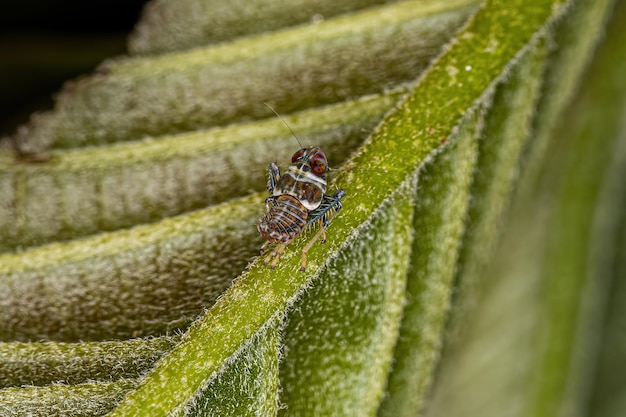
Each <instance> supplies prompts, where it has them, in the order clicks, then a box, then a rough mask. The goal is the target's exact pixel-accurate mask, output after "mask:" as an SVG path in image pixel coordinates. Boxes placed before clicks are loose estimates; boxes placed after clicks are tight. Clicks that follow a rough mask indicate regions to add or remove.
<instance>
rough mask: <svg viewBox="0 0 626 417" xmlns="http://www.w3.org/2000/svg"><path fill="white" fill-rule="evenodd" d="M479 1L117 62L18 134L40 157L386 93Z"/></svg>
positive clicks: (402, 5)
mask: <svg viewBox="0 0 626 417" xmlns="http://www.w3.org/2000/svg"><path fill="white" fill-rule="evenodd" d="M475 4H476V0H455V1H448V2H445V3H442V2H439V1H433V0H430V1H415V0H414V1H407V2H404V1H403V2H399V3H396V4H391V5H389V6H386V7H384V8H381V9H373V10H365V11H363V12H360V13H353V14H350V15H347V16H345V17H338V18H336V19H332V20H331V21H328V22H326V23H324V24H322V25H317V26H306V27H296V28H293V29H288V30H285V31H284V32H283V31H278V32H274V33H269V34H263V35H259V36H256V37H251V38H244V39H241V40H239V41H236V42H233V43H229V44H223V45H218V46H215V47H211V48H201V49H192V50H189V51H184V52H179V53H176V54H173V55H171V54H165V55H162V56H156V57H145V58H129V59H124V60H117V61H113V62H109V63H107V64H105V65H103V66H102V67H101V68H100V69H99V71H98V73H97V74H96V75H94V76H91V77H89V78H85V79H82V80H80V81H77V82H76V83H73V84H71V85H70V86H68V87H67V88H66V89H65V90H64V92H63V93H62V94H61V95H60V96H59V98H58V101H57V105H56V108H55V110H54V112H51V113H47V114H41V115H38V116H37V117H35V118H33V120H32V121H31V123H30V126H29V127H28V128H24V129H21V130H20V132H19V135H18V137H17V139H16V140H17V142H18V144H19V147H20V149H21V152H22V153H37V152H42V151H45V150H48V149H49V148H54V147H61V148H68V147H75V146H84V145H94V144H96V145H97V144H104V143H110V142H116V141H124V140H136V139H141V138H143V137H146V136H153V135H162V134H166V133H170V134H172V133H179V132H186V131H190V130H195V129H199V128H205V127H209V126H215V125H225V124H228V123H232V122H236V121H243V120H249V119H251V118H253V119H259V118H263V117H269V116H271V115H272V112H271V110H270V109H269V108H268V107H267V106H265V105H263V103H264V102H270V103H272V104H273V105H274V106H275V107H276V108H277V109H278V110H280V111H281V112H282V113H290V112H293V111H297V110H301V109H303V108H307V107H312V106H319V105H323V104H331V103H335V102H338V101H341V100H345V99H347V98H349V97H353V96H355V95H363V94H369V93H379V92H381V91H383V90H384V89H385V87H388V86H390V85H394V84H397V83H398V82H403V81H404V82H406V81H411V80H413V79H414V78H415V77H416V75H417V74H418V73H419V72H420V71H421V70H423V69H425V67H426V66H427V64H428V62H429V61H430V60H431V59H432V58H433V56H434V55H436V54H437V53H438V52H439V51H440V48H441V46H442V45H443V44H444V43H445V42H446V41H447V40H448V39H449V37H450V36H451V34H452V33H454V32H455V31H456V30H457V29H458V28H459V26H460V25H461V24H462V23H463V22H464V21H465V20H466V19H467V17H468V16H469V15H470V13H471V12H472V11H473V10H475V7H474V6H475ZM355 27H357V28H358V31H355V30H354V28H355ZM388 45H394V47H393V48H391V49H390V48H388ZM364 50H367V51H368V53H367V54H363V53H362V52H363V51H364ZM374 57H375V59H374ZM215 80H219V82H214V81H215ZM322 80H323V81H324V83H325V85H324V88H319V82H320V81H322Z"/></svg>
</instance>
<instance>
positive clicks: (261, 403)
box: [0, 0, 626, 416]
mask: <svg viewBox="0 0 626 417" xmlns="http://www.w3.org/2000/svg"><path fill="white" fill-rule="evenodd" d="M258 1H259V4H262V0H258ZM623 3H624V2H619V3H618V5H617V8H616V9H615V12H614V13H613V14H612V15H611V11H612V2H611V1H608V0H606V1H591V0H570V1H556V0H555V1H548V0H533V1H530V2H529V1H526V2H521V1H519V2H502V1H488V2H486V3H485V4H484V5H482V6H481V7H480V8H479V9H477V8H476V6H477V4H476V2H474V1H462V0H458V1H455V2H437V1H407V2H397V3H392V4H387V5H384V6H378V7H376V8H366V9H363V10H356V8H355V9H354V11H353V12H352V13H350V14H347V15H345V16H339V17H336V18H331V19H328V20H327V21H325V22H323V23H320V24H316V25H303V26H300V27H296V28H285V29H281V30H277V31H275V32H271V33H260V34H250V36H249V37H247V38H243V39H239V40H234V41H233V42H232V43H228V44H218V45H216V46H213V47H205V48H197V49H191V50H181V51H179V52H172V53H168V54H160V49H159V48H161V47H160V46H158V47H157V46H155V48H156V49H155V51H156V53H157V54H156V55H153V56H150V55H149V54H150V48H149V47H147V46H145V44H144V46H142V48H143V49H142V51H141V52H142V54H147V55H146V56H141V57H130V58H125V59H122V60H117V61H112V62H110V63H107V64H105V65H104V66H103V67H102V69H101V71H100V72H98V73H97V74H95V75H93V76H91V77H89V78H86V79H84V80H81V81H79V82H77V83H75V84H74V85H72V86H70V87H68V88H67V89H66V91H65V92H64V93H63V94H62V95H61V97H60V99H59V102H58V104H57V107H56V108H55V110H54V111H52V112H50V113H47V114H42V115H39V116H37V117H35V118H34V119H33V120H32V121H31V123H30V125H29V128H28V129H24V130H23V131H22V133H21V135H20V137H19V138H18V142H19V147H20V153H21V154H22V155H41V154H44V153H46V154H49V156H50V160H49V161H48V162H46V163H43V164H41V165H29V164H23V163H16V162H14V161H13V160H12V159H11V157H10V156H9V155H3V156H2V157H3V159H1V160H0V195H2V196H3V197H4V198H3V201H4V203H3V202H0V213H2V216H1V217H2V219H3V220H2V223H1V224H0V230H1V231H2V233H3V237H4V236H6V237H4V238H3V242H2V249H3V250H5V251H7V253H5V254H3V255H0V286H2V289H1V290H0V292H2V293H3V294H7V297H6V298H5V299H4V300H3V301H2V306H1V307H2V309H1V310H0V317H1V320H0V321H1V322H2V323H3V324H2V326H3V329H2V335H3V340H4V342H3V343H2V344H0V361H1V362H0V363H2V365H1V366H0V372H2V373H0V381H2V382H3V386H4V387H6V388H4V389H3V390H1V391H0V410H1V411H2V412H3V413H4V414H7V415H22V414H24V413H27V412H33V413H39V414H41V415H101V414H105V413H107V412H110V415H113V416H131V415H133V416H134V415H137V416H138V415H150V416H158V415H163V416H165V415H219V416H225V415H234V416H242V415H274V414H281V415H315V416H318V415H330V416H337V415H349V416H353V415H374V414H378V415H381V416H403V415H406V416H409V415H410V416H414V415H416V414H418V413H419V412H420V411H421V412H422V414H423V415H433V416H436V415H502V410H507V411H511V410H513V411H512V412H517V414H519V415H542V416H543V415H545V416H548V415H556V414H557V413H558V412H561V413H566V414H567V415H572V414H581V415H582V414H584V412H585V411H586V410H592V411H590V413H591V415H617V414H610V413H611V412H613V413H618V412H619V410H622V411H623V406H622V405H620V404H619V400H616V399H615V398H618V397H606V399H605V398H603V397H602V396H603V395H606V394H605V393H606V391H605V390H603V389H602V387H604V386H607V385H609V384H610V381H613V380H614V379H615V378H619V376H618V375H616V372H615V369H614V367H612V364H614V363H619V360H618V359H619V358H617V359H616V358H614V357H612V356H610V355H609V354H608V353H607V352H610V351H611V350H607V351H606V352H605V351H603V350H602V349H609V348H608V347H606V346H619V344H620V340H619V339H616V338H614V336H612V333H611V332H610V329H612V328H614V327H612V326H618V325H619V320H620V319H619V315H618V314H617V313H613V310H607V311H608V313H607V316H606V317H607V323H608V325H607V329H609V331H607V333H606V336H602V335H603V334H604V333H602V332H601V330H599V329H600V328H602V326H601V323H602V321H603V317H604V315H605V310H604V308H603V304H602V300H604V299H605V298H606V297H607V294H608V289H609V288H610V286H611V282H615V284H616V285H618V287H617V288H620V287H619V285H620V283H619V280H618V279H617V277H618V276H619V275H616V274H619V273H620V271H622V272H623V265H622V263H623V262H622V261H623V259H624V257H620V256H619V251H620V250H621V251H622V252H623V248H624V247H626V246H624V243H623V242H624V241H623V230H624V228H623V226H624V222H623V216H622V213H621V211H620V210H619V208H620V207H621V206H623V201H624V192H623V191H624V190H623V186H621V182H620V181H619V179H620V178H623V176H624V170H625V169H626V167H625V166H624V163H623V161H624V157H623V155H624V151H625V149H624V146H623V143H624V140H623V135H624V129H623V126H620V122H619V121H620V117H619V116H620V115H621V114H623V111H624V108H625V107H624V98H625V97H626V94H624V87H626V85H625V83H624V82H623V81H621V78H623V77H620V76H619V74H622V73H623V72H624V68H623V67H624V62H626V59H624V58H626V53H625V52H626V51H625V48H624V46H623V45H625V44H626V43H625V42H623V35H622V34H621V33H620V32H619V31H618V30H616V29H615V28H619V25H620V23H621V22H623V20H624V18H625V17H624V9H625V6H624V4H623ZM158 4H160V6H159V7H172V8H173V10H172V12H171V13H174V14H175V9H176V7H177V4H178V3H177V2H170V4H169V5H168V3H166V2H161V3H158ZM190 4H191V5H193V4H194V2H193V1H192V0H189V1H186V2H180V5H181V6H180V7H182V8H183V10H185V7H189V5H190ZM233 4H236V3H233ZM249 7H253V6H252V5H250V6H249ZM351 7H356V6H351ZM224 13H226V12H224ZM259 13H261V12H259ZM260 16H261V17H260V18H263V16H262V15H260ZM609 16H612V17H611V19H610V22H611V23H610V25H609V26H607V27H608V28H609V29H608V36H607V37H606V40H605V41H604V42H603V43H602V44H601V45H602V46H601V48H599V49H598V51H597V53H596V55H595V58H594V60H593V63H592V65H591V67H590V69H589V70H588V71H587V67H588V64H589V63H590V62H591V57H592V56H594V55H593V54H594V51H595V50H596V45H597V44H598V43H599V42H600V40H601V39H602V35H603V33H602V28H604V27H605V25H606V22H607V21H609ZM194 17H195V16H194ZM468 18H469V20H467V19H468ZM466 20H467V22H466V23H464V22H465V21H466ZM157 22H158V20H157ZM292 23H293V22H289V24H292ZM159 24H163V23H162V22H161V23H159ZM179 24H180V23H177V25H179ZM143 25H144V26H143V27H144V30H146V29H145V25H149V21H146V22H144V23H143ZM260 27H261V29H260V30H267V28H265V27H263V25H260ZM459 28H460V30H459ZM457 30H459V31H458V33H456V32H457ZM455 33H456V34H455ZM453 34H455V35H454V37H453V38H452V39H453V40H452V41H450V43H448V46H447V47H445V48H444V52H443V53H442V54H441V55H440V56H439V57H438V58H436V59H435V60H433V61H432V62H430V64H428V66H427V63H428V61H429V60H431V59H432V58H433V56H434V55H435V54H437V53H438V51H440V49H439V48H441V46H442V45H443V44H444V43H445V42H446V40H449V39H450V37H451V36H452V35H453ZM194 36H195V35H194ZM620 40H621V42H620ZM146 42H148V40H146ZM148 43H149V42H148ZM158 44H159V43H158V42H156V43H155V45H158ZM181 45H182V46H181V47H183V48H186V47H188V46H189V45H187V44H186V43H184V42H183V43H182V44H181ZM167 48H168V50H171V48H173V47H172V46H171V45H170V46H168V47H167ZM174 48H175V47H174ZM424 69H425V71H423V72H422V70H424ZM585 73H587V77H585V78H584V79H585V80H587V81H586V82H585V83H581V80H582V79H583V74H585ZM418 77H419V78H418ZM216 80H219V82H217V81H216ZM391 87H393V89H391V90H390V88H391ZM579 88H580V89H581V93H580V94H579V95H578V96H576V92H577V90H578V89H579ZM361 95H366V96H364V97H360V98H355V99H351V100H350V98H351V97H356V96H361ZM574 97H577V99H576V100H575V101H574V103H575V104H574V105H570V104H569V103H571V102H572V100H573V98H574ZM265 101H268V102H271V103H272V104H274V105H275V106H276V107H277V108H278V110H279V111H281V112H284V113H288V112H289V113H291V112H293V113H292V114H291V115H289V116H287V117H286V119H287V121H288V123H289V125H290V126H291V127H292V128H293V129H294V130H295V131H296V132H297V133H298V135H299V137H300V141H301V142H303V143H309V142H315V143H316V144H322V145H324V149H325V150H326V152H327V155H328V156H329V157H330V162H331V163H332V164H338V163H339V158H340V157H339V156H337V155H341V154H347V153H349V152H350V151H351V150H353V149H355V148H356V147H357V146H358V144H359V143H360V142H361V141H362V140H363V139H364V137H365V136H369V137H368V138H367V139H366V140H365V143H363V144H362V145H361V146H360V147H359V148H358V149H357V150H356V151H355V153H354V154H353V155H352V156H351V157H350V158H348V159H347V161H346V162H345V163H344V164H343V166H342V167H341V170H340V171H339V172H338V173H337V174H336V175H333V181H332V187H338V188H343V189H344V190H345V191H346V197H345V199H344V209H343V210H342V211H341V212H340V214H339V216H337V218H336V219H334V220H333V222H332V223H331V226H330V228H329V230H328V242H327V243H326V244H325V245H316V246H315V247H314V248H313V249H312V250H311V251H310V252H309V256H308V258H309V262H308V268H307V270H306V271H305V272H298V267H299V261H300V250H301V249H302V247H303V246H304V244H305V243H306V239H299V240H298V241H297V242H294V243H293V244H291V245H290V246H289V247H288V250H287V252H286V253H285V254H284V256H283V257H282V258H281V261H280V263H279V264H278V266H277V268H276V269H275V270H270V269H269V268H267V267H265V266H263V265H262V263H259V262H253V263H252V264H250V265H249V266H248V267H246V264H247V262H248V260H249V259H250V258H251V257H252V256H253V255H254V253H255V250H256V249H258V247H260V241H259V238H258V236H257V235H256V231H255V227H254V224H255V222H256V221H258V218H259V216H260V213H261V210H262V200H263V196H262V194H254V195H251V196H248V197H242V195H244V194H245V193H246V191H247V190H257V191H258V190H261V189H262V188H263V185H264V181H265V179H264V178H263V177H262V176H261V172H262V167H263V166H264V165H265V164H266V163H267V162H268V161H271V160H273V159H274V157H276V159H277V160H278V162H280V161H286V160H287V158H288V156H289V155H290V154H291V153H292V152H293V151H294V148H295V146H294V141H293V139H292V138H290V137H289V136H288V135H287V133H288V132H284V130H285V128H284V126H282V125H281V123H280V121H277V120H275V119H270V120H259V121H245V122H244V121H243V120H244V119H246V118H247V119H262V118H265V117H268V116H270V111H269V109H268V108H267V107H266V106H264V105H263V102H265ZM606 109H611V111H607V110H606ZM566 115H568V116H566ZM565 117H574V118H575V119H574V120H576V122H575V123H564V122H563V119H564V118H565ZM379 122H380V123H379ZM226 124H228V126H223V125H226ZM376 125H377V127H375V126H376ZM590 131H592V132H593V133H594V136H590V135H589V132H590ZM364 132H365V133H364ZM620 134H621V135H622V136H621V139H622V140H619V139H620V136H619V135H620ZM564 138H565V139H568V140H567V141H565V139H564ZM140 139H142V140H140ZM594 139H596V140H594ZM607 160H610V161H611V162H610V163H605V161H607ZM253 167H259V169H258V170H256V171H255V168H253ZM257 171H258V172H257ZM607 190H608V191H607ZM209 203H217V204H216V205H213V206H210V207H208V208H204V209H200V210H198V209H199V208H201V207H203V206H204V205H207V204H209ZM194 209H195V210H197V211H190V210H194ZM146 222H153V223H150V224H142V225H139V226H136V227H134V228H131V229H127V230H121V229H122V228H124V227H128V226H131V225H136V224H139V223H146ZM117 229H120V230H117ZM97 231H108V232H106V233H103V234H100V235H94V236H87V235H89V234H92V233H94V232H97ZM65 239H74V240H71V241H68V242H56V243H51V244H47V245H45V246H40V247H35V246H34V245H37V244H42V243H47V242H54V241H57V240H65ZM620 239H621V240H620ZM24 245H33V247H32V248H28V249H25V250H23V251H18V252H14V253H10V252H8V251H10V250H15V248H19V247H23V246H24ZM611 265H615V270H616V271H617V272H614V271H613V269H612V268H611V267H610V266H611ZM244 268H245V269H244ZM620 268H621V269H620ZM242 270H243V272H241V271H242ZM240 272H241V273H240ZM235 277H237V278H236V279H234V280H233V278H235ZM616 294H617V295H615V296H614V297H615V299H614V300H613V301H612V304H611V305H613V306H618V305H619V304H615V303H619V300H620V299H619V298H618V297H619V294H621V293H620V292H616ZM581 300H582V301H581ZM614 308H615V309H616V310H617V311H619V308H618V307H614ZM522 317H523V318H522ZM154 336H158V337H154ZM602 337H606V342H604V343H602V344H598V345H595V344H590V343H587V342H586V341H588V340H590V339H595V340H599V339H602ZM42 339H44V340H51V341H50V342H45V343H27V342H30V341H33V340H42ZM531 339H532V340H531ZM113 340H116V341H113ZM524 341H527V342H524ZM598 352H599V354H598ZM596 363H598V364H599V372H598V374H597V384H595V385H594V384H587V383H585V381H588V380H590V379H591V378H592V377H593V375H595V374H594V372H593V365H594V364H596ZM76 364H80V365H79V366H77V365H76ZM59 381H63V383H57V382H59ZM21 385H32V386H29V387H22V388H20V386H21ZM60 398H62V399H63V400H59V399H60ZM586 398H588V399H589V400H587V399H586ZM620 407H622V408H620ZM596 412H597V414H594V413H596ZM601 413H604V414H601Z"/></svg>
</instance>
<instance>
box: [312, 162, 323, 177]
mask: <svg viewBox="0 0 626 417" xmlns="http://www.w3.org/2000/svg"><path fill="white" fill-rule="evenodd" d="M311 169H312V170H313V173H314V174H315V175H322V174H323V173H325V172H326V163H325V162H324V160H322V158H315V159H313V160H312V161H311Z"/></svg>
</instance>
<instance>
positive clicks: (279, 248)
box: [263, 240, 291, 269]
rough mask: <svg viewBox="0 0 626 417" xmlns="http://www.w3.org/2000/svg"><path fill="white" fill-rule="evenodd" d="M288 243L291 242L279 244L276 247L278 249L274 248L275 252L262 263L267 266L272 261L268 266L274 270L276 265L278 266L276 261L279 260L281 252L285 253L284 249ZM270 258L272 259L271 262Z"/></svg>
mask: <svg viewBox="0 0 626 417" xmlns="http://www.w3.org/2000/svg"><path fill="white" fill-rule="evenodd" d="M289 242H291V240H288V241H287V242H283V243H281V244H280V245H279V246H278V248H276V250H275V251H273V252H272V253H269V254H268V255H267V256H266V257H265V259H264V260H263V263H264V264H265V265H267V264H268V263H270V261H272V263H271V264H270V268H272V269H274V268H276V265H277V264H278V260H279V259H280V255H282V254H283V252H284V251H285V248H286V247H287V245H288V244H289ZM263 246H265V245H263ZM272 258H274V259H273V260H272Z"/></svg>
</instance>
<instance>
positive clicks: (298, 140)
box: [263, 102, 304, 148]
mask: <svg viewBox="0 0 626 417" xmlns="http://www.w3.org/2000/svg"><path fill="white" fill-rule="evenodd" d="M263 104H265V105H266V106H267V107H269V109H270V110H271V111H273V112H274V114H275V115H276V117H278V118H279V119H280V121H281V122H283V123H284V124H285V126H287V129H289V131H290V132H291V134H292V135H293V137H294V138H296V142H298V145H300V147H301V148H303V147H304V146H302V144H301V143H300V139H298V137H297V136H296V133H295V132H294V131H293V130H291V127H289V125H288V124H287V122H286V121H285V119H283V116H281V115H280V114H278V112H277V111H276V110H275V109H274V107H272V106H271V105H270V104H269V103H267V102H265V103H263Z"/></svg>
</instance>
